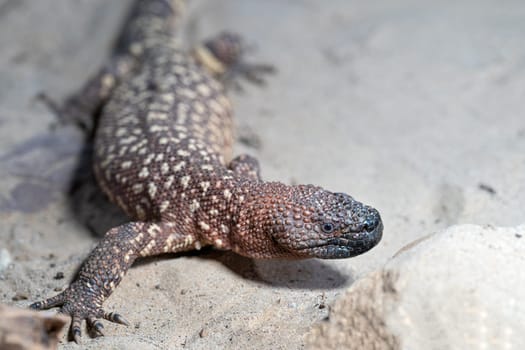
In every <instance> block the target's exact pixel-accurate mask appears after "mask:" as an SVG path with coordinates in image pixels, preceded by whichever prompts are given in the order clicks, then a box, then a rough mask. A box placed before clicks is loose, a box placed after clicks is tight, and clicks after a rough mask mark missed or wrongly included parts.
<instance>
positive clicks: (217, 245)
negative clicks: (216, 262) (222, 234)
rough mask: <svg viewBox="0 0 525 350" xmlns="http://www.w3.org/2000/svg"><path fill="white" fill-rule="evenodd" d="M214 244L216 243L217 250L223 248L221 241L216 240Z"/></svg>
mask: <svg viewBox="0 0 525 350" xmlns="http://www.w3.org/2000/svg"><path fill="white" fill-rule="evenodd" d="M214 243H215V246H216V247H217V248H222V240H221V239H216V240H215V242H214Z"/></svg>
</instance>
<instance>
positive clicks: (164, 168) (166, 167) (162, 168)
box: [160, 163, 170, 175]
mask: <svg viewBox="0 0 525 350" xmlns="http://www.w3.org/2000/svg"><path fill="white" fill-rule="evenodd" d="M169 170H170V167H169V165H168V163H162V165H161V166H160V173H161V174H162V175H165V174H166V173H167V172H168V171H169Z"/></svg>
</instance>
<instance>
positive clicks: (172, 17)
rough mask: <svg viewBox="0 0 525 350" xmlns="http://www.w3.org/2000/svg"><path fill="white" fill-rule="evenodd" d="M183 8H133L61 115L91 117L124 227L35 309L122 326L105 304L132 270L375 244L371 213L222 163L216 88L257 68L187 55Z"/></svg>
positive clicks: (226, 37)
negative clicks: (190, 256)
mask: <svg viewBox="0 0 525 350" xmlns="http://www.w3.org/2000/svg"><path fill="white" fill-rule="evenodd" d="M182 7H183V4H182V1H174V0H171V1H169V0H149V1H148V0H139V1H137V2H136V4H135V6H134V9H133V11H132V13H131V16H130V17H129V19H128V21H127V22H126V24H125V26H124V30H123V33H122V35H121V38H120V41H119V44H118V46H117V49H116V51H115V54H114V55H113V56H112V58H111V59H110V61H109V63H108V64H107V65H106V66H105V67H104V68H103V69H102V70H101V71H100V73H99V74H97V75H96V76H95V77H94V78H92V79H91V80H90V81H89V82H88V83H87V84H86V86H85V87H84V88H83V89H82V90H81V91H80V93H78V94H76V95H74V96H73V97H72V98H70V99H69V100H68V102H67V103H66V105H65V107H64V108H63V111H64V113H73V112H74V113H77V114H79V115H86V116H90V117H91V116H92V115H93V114H94V113H95V112H96V111H100V117H99V121H98V125H97V128H96V133H95V155H94V169H95V174H96V177H97V180H98V183H99V185H100V187H101V188H102V190H103V191H104V192H105V193H106V194H107V195H108V196H109V198H110V199H111V200H112V201H113V202H114V203H116V204H117V205H119V206H120V207H121V208H122V209H123V210H124V211H125V212H126V213H127V215H129V217H130V218H131V221H130V222H128V223H126V224H124V225H121V226H118V227H115V228H113V229H111V230H109V232H107V234H106V235H105V237H104V238H103V239H102V240H101V242H100V243H99V244H98V246H97V247H96V248H95V249H94V250H93V251H92V252H91V254H90V255H89V257H88V258H87V260H86V261H85V262H84V264H83V266H82V268H81V269H80V272H79V274H78V278H77V279H76V280H75V281H74V282H73V283H72V284H71V285H70V286H69V287H68V288H67V289H66V290H64V291H63V292H61V293H60V294H58V295H56V296H54V297H52V298H49V299H47V300H44V301H40V302H36V303H34V304H32V305H31V307H32V308H35V309H47V308H51V307H55V306H61V312H63V313H66V314H69V315H70V316H71V318H72V325H71V330H72V335H73V337H74V339H75V341H77V342H78V341H79V339H80V335H81V331H80V329H81V327H80V326H81V323H82V321H83V320H86V321H87V322H88V326H90V327H92V329H94V330H95V331H96V332H98V333H100V334H102V329H103V325H102V323H101V322H100V321H99V319H100V318H104V319H106V320H109V321H112V322H116V323H121V324H127V322H126V321H125V320H124V318H123V317H122V316H121V315H119V314H117V313H112V312H110V313H108V312H106V311H105V310H104V309H103V308H102V304H103V302H104V301H105V300H106V299H107V298H108V297H109V296H110V294H111V293H112V291H113V290H114V289H115V288H116V287H117V285H118V284H119V283H120V281H121V280H122V278H123V277H124V275H125V273H126V271H127V270H128V269H129V267H130V266H131V265H132V264H133V262H134V261H135V259H137V258H140V257H146V256H152V255H157V254H162V253H173V252H181V251H187V250H192V249H200V248H201V247H203V246H214V247H216V248H218V249H225V250H233V251H234V252H236V253H238V254H241V255H244V256H248V257H252V258H289V259H290V258H291V259H296V258H297V259H299V258H311V257H316V258H323V259H333V258H348V257H352V256H356V255H358V254H361V253H364V252H366V251H368V250H369V249H371V248H372V247H374V246H375V245H376V244H377V243H378V242H379V240H380V239H381V235H382V230H383V226H382V223H381V219H380V216H379V213H378V212H377V210H375V209H373V208H371V207H369V206H366V205H363V204H361V203H360V202H357V201H356V200H354V199H353V198H352V197H350V196H348V195H346V194H343V193H333V192H330V191H327V190H324V189H322V188H320V187H316V186H313V185H298V186H288V185H285V184H282V183H278V182H264V181H262V180H261V179H260V176H259V165H258V163H257V161H256V160H255V159H254V158H253V157H250V156H247V155H241V156H238V157H236V158H234V159H233V160H231V161H229V159H230V157H231V148H232V143H233V132H232V130H233V123H232V111H231V104H230V101H229V100H228V98H227V97H226V95H225V88H224V84H222V79H224V78H225V77H228V76H229V75H230V74H231V73H232V72H233V73H236V72H241V73H242V72H244V73H245V75H246V76H247V77H251V78H253V79H256V75H254V72H255V73H257V71H259V73H260V72H262V71H264V70H265V69H264V67H262V66H249V65H246V64H244V63H243V62H241V56H242V45H241V41H240V38H239V37H237V36H235V35H233V34H227V33H224V34H221V35H219V36H217V37H215V38H213V39H211V40H209V41H207V42H205V44H204V45H203V46H202V47H199V48H198V49H196V50H193V51H192V52H191V54H187V53H185V52H184V51H182V50H181V49H180V48H178V46H177V45H176V43H175V41H174V31H175V24H176V22H177V19H178V17H179V15H180V14H181V11H182Z"/></svg>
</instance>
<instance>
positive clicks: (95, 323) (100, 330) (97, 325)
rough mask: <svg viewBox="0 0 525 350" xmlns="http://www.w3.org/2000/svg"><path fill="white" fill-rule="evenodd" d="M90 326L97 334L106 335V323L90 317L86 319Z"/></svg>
mask: <svg viewBox="0 0 525 350" xmlns="http://www.w3.org/2000/svg"><path fill="white" fill-rule="evenodd" d="M86 321H87V324H88V327H89V328H91V329H92V330H93V331H94V332H95V333H96V334H98V335H101V336H103V335H104V325H103V324H102V322H100V321H99V320H98V319H97V318H94V317H88V318H87V319H86Z"/></svg>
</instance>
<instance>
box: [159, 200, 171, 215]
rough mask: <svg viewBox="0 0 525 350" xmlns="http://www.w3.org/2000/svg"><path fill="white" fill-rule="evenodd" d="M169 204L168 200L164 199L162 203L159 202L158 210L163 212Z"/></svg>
mask: <svg viewBox="0 0 525 350" xmlns="http://www.w3.org/2000/svg"><path fill="white" fill-rule="evenodd" d="M169 206H170V202H169V201H164V202H162V203H160V207H159V210H160V212H161V213H162V212H164V211H166V209H168V207H169Z"/></svg>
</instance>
